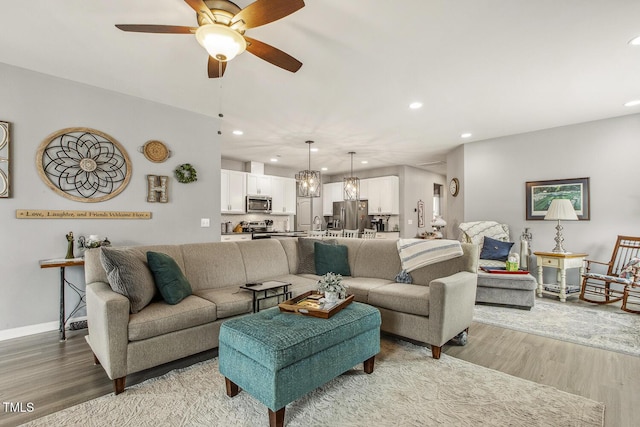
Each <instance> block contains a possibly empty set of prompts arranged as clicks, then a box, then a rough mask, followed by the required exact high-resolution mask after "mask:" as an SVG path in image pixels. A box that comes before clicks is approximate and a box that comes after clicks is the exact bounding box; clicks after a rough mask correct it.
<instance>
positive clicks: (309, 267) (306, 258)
mask: <svg viewBox="0 0 640 427" xmlns="http://www.w3.org/2000/svg"><path fill="white" fill-rule="evenodd" d="M315 243H321V244H322V243H323V244H325V245H335V244H337V240H335V239H325V240H321V241H318V239H311V238H307V237H299V238H298V274H316V260H315V245H314V244H315Z"/></svg>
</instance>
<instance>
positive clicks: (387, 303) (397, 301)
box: [368, 283, 429, 316]
mask: <svg viewBox="0 0 640 427" xmlns="http://www.w3.org/2000/svg"><path fill="white" fill-rule="evenodd" d="M368 302H369V304H372V305H375V306H377V307H381V308H386V309H389V310H394V311H399V312H401V313H409V314H417V315H418V316H429V287H428V286H422V285H411V284H406V283H391V284H389V285H384V286H378V287H376V288H373V289H371V290H370V291H369V301H368Z"/></svg>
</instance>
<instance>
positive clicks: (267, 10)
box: [116, 0, 304, 78]
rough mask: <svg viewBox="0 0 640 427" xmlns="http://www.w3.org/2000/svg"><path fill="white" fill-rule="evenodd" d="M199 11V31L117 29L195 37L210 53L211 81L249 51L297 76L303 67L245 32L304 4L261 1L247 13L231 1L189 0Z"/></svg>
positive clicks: (159, 27)
mask: <svg viewBox="0 0 640 427" xmlns="http://www.w3.org/2000/svg"><path fill="white" fill-rule="evenodd" d="M185 2H186V3H187V4H188V5H189V6H191V8H192V9H193V10H195V11H196V14H197V18H198V27H183V26H178V25H116V27H117V28H119V29H121V30H122V31H131V32H135V33H158V34H195V36H196V39H197V40H198V43H200V45H202V47H204V48H205V49H206V50H207V52H208V53H209V64H208V66H207V71H208V74H209V78H216V77H222V75H223V74H224V71H225V69H226V67H227V62H228V61H230V60H232V59H233V58H234V57H235V56H236V55H239V54H241V53H242V52H244V51H245V50H247V51H249V52H250V53H252V54H254V55H255V56H257V57H258V58H261V59H264V60H265V61H267V62H269V63H271V64H273V65H275V66H277V67H280V68H283V69H285V70H287V71H291V72H292V73H295V72H296V71H298V70H299V69H300V67H301V66H302V62H300V61H298V60H297V59H295V58H294V57H292V56H291V55H289V54H287V53H285V52H283V51H281V50H280V49H276V48H275V47H273V46H270V45H268V44H266V43H263V42H261V41H259V40H256V39H252V38H251V37H247V36H245V35H244V33H245V30H247V29H249V28H255V27H259V26H261V25H265V24H269V23H271V22H273V21H276V20H278V19H280V18H284V17H285V16H287V15H290V14H292V13H293V12H296V11H298V10H300V9H302V8H303V7H304V1H303V0H257V1H255V2H253V3H251V4H250V5H249V6H247V7H245V8H244V9H240V7H238V6H237V5H236V4H235V3H232V2H230V1H228V0H185Z"/></svg>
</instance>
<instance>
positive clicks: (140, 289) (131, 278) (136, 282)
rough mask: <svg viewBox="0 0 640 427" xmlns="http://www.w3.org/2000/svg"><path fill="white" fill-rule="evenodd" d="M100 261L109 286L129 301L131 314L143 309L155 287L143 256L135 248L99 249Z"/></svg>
mask: <svg viewBox="0 0 640 427" xmlns="http://www.w3.org/2000/svg"><path fill="white" fill-rule="evenodd" d="M100 261H101V262H102V266H103V267H104V269H105V271H106V272H107V279H108V280H109V286H111V289H113V291H114V292H117V293H119V294H121V295H124V296H125V297H127V298H128V299H129V303H130V304H129V305H130V307H131V313H137V312H139V311H140V310H142V309H143V308H145V307H146V306H147V305H148V304H149V303H150V302H151V300H152V299H153V297H154V296H155V294H156V285H155V283H154V281H153V276H152V275H151V271H150V270H149V267H147V262H146V256H145V254H144V253H143V252H142V251H140V250H138V249H135V248H107V247H102V248H100Z"/></svg>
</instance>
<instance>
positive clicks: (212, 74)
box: [207, 56, 227, 79]
mask: <svg viewBox="0 0 640 427" xmlns="http://www.w3.org/2000/svg"><path fill="white" fill-rule="evenodd" d="M226 68H227V63H226V62H221V61H218V60H217V59H216V58H214V57H212V56H209V64H207V72H208V73H209V78H210V79H216V78H218V77H222V76H223V75H224V70H226Z"/></svg>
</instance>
